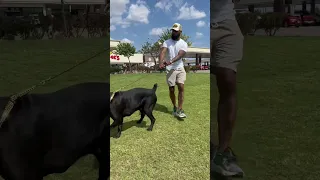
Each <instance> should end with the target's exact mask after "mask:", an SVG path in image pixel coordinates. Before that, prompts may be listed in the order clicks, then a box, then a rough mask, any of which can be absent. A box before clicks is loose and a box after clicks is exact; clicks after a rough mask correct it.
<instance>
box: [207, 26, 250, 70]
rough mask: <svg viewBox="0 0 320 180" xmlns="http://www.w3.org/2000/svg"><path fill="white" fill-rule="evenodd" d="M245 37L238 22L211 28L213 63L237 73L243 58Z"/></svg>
mask: <svg viewBox="0 0 320 180" xmlns="http://www.w3.org/2000/svg"><path fill="white" fill-rule="evenodd" d="M243 39H244V38H243V35H242V33H241V30H240V28H239V26H238V23H237V21H236V20H225V21H222V22H219V23H216V24H211V27H210V45H211V62H210V64H211V65H212V66H213V67H223V68H228V69H231V70H233V71H235V72H237V66H238V64H239V63H240V61H241V59H242V56H243Z"/></svg>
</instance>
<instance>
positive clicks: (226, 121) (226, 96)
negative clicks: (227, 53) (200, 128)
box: [214, 67, 237, 152]
mask: <svg viewBox="0 0 320 180" xmlns="http://www.w3.org/2000/svg"><path fill="white" fill-rule="evenodd" d="M214 71H215V74H216V82H217V87H218V91H219V95H220V96H219V103H218V112H217V117H218V126H219V147H218V152H224V151H225V150H226V149H227V148H228V147H229V145H230V142H231V137H232V131H233V127H234V123H235V121H236V111H237V107H236V106H237V105H236V72H234V71H233V70H231V69H227V68H220V67H217V68H215V69H214Z"/></svg>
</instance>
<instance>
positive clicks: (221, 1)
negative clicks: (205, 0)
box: [210, 0, 236, 23]
mask: <svg viewBox="0 0 320 180" xmlns="http://www.w3.org/2000/svg"><path fill="white" fill-rule="evenodd" d="M210 16H211V17H210V20H211V23H218V22H221V21H224V20H227V19H231V20H235V19H236V18H235V11H234V3H233V2H232V0H212V1H211V8H210Z"/></svg>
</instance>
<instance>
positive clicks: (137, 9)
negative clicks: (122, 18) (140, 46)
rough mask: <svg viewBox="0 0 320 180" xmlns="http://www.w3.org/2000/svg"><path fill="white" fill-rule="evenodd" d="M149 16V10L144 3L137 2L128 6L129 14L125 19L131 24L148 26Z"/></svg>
mask: <svg viewBox="0 0 320 180" xmlns="http://www.w3.org/2000/svg"><path fill="white" fill-rule="evenodd" d="M149 14H150V10H149V8H148V7H147V5H146V3H145V2H144V1H139V0H138V2H137V4H131V5H130V8H129V14H128V16H127V18H126V19H127V20H129V21H131V22H139V23H144V24H148V23H149V20H148V16H149Z"/></svg>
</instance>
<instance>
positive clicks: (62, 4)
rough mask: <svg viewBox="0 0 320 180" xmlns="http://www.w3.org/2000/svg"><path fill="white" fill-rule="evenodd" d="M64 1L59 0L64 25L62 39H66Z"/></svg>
mask: <svg viewBox="0 0 320 180" xmlns="http://www.w3.org/2000/svg"><path fill="white" fill-rule="evenodd" d="M63 1H64V0H61V15H62V18H63V24H64V37H67V33H68V32H67V22H66V15H65V13H64V2H63Z"/></svg>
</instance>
